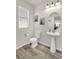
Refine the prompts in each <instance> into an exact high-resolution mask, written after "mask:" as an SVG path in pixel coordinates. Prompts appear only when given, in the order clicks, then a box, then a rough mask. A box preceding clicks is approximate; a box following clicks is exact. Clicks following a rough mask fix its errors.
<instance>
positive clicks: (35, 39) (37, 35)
mask: <svg viewBox="0 0 79 59" xmlns="http://www.w3.org/2000/svg"><path fill="white" fill-rule="evenodd" d="M39 38H40V32H36V33H35V37H32V38H31V39H30V43H31V48H35V47H36V46H37V45H38V39H39Z"/></svg>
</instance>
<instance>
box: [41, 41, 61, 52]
mask: <svg viewBox="0 0 79 59" xmlns="http://www.w3.org/2000/svg"><path fill="white" fill-rule="evenodd" d="M39 43H41V44H43V45H45V46H48V47H50V45H48V44H46V43H43V42H40V41H39ZM56 50H58V51H60V52H62V49H60V48H56Z"/></svg>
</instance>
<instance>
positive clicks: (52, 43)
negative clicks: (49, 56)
mask: <svg viewBox="0 0 79 59" xmlns="http://www.w3.org/2000/svg"><path fill="white" fill-rule="evenodd" d="M50 52H51V53H55V52H56V47H55V37H52V38H51V48H50Z"/></svg>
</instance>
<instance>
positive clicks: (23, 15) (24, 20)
mask: <svg viewBox="0 0 79 59" xmlns="http://www.w3.org/2000/svg"><path fill="white" fill-rule="evenodd" d="M28 26H29V11H28V10H27V9H26V8H23V7H21V6H19V28H27V27H28Z"/></svg>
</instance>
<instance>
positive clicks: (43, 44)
mask: <svg viewBox="0 0 79 59" xmlns="http://www.w3.org/2000/svg"><path fill="white" fill-rule="evenodd" d="M39 43H41V44H43V45H45V46H48V47H50V45H48V44H46V43H43V42H41V41H39Z"/></svg>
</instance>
